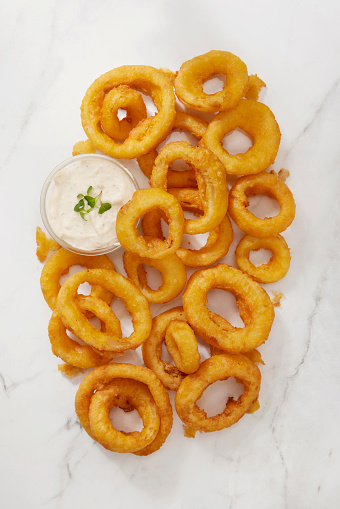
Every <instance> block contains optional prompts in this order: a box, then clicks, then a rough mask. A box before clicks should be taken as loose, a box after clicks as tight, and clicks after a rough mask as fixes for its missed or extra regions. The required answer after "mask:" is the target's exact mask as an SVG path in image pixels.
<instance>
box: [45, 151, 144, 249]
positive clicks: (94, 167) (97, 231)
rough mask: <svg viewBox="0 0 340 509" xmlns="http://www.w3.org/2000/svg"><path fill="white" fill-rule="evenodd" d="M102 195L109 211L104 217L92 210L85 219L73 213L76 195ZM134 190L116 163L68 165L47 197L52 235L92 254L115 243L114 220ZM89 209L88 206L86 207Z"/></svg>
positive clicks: (91, 161) (86, 160) (77, 162)
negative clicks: (89, 189) (88, 191)
mask: <svg viewBox="0 0 340 509" xmlns="http://www.w3.org/2000/svg"><path fill="white" fill-rule="evenodd" d="M90 186H92V189H91V192H90V195H91V196H92V197H96V196H97V195H99V193H100V192H102V194H101V197H100V199H101V202H102V203H110V205H111V208H110V209H109V210H107V211H105V212H104V213H103V214H99V213H98V208H93V209H92V210H91V212H89V213H88V214H86V215H85V219H86V220H84V219H83V218H82V217H81V215H80V213H79V212H76V211H75V210H74V207H75V205H77V203H78V202H79V198H77V196H78V195H79V194H83V195H86V194H87V190H88V188H89V187H90ZM135 190H136V188H135V186H134V183H133V181H132V179H131V178H130V177H129V175H128V173H125V172H124V170H123V169H122V168H120V166H118V165H117V164H116V163H115V161H110V160H108V159H105V158H99V157H96V156H95V157H85V158H84V159H81V160H75V161H74V162H71V163H70V164H68V165H67V166H65V167H64V168H63V169H61V170H60V171H59V172H58V173H57V174H56V175H55V177H54V179H53V181H52V183H51V185H50V189H49V191H48V195H47V202H46V215H47V219H48V221H49V223H50V226H51V228H52V230H53V231H54V233H55V235H57V236H58V237H59V238H60V239H62V240H64V241H65V242H67V243H68V244H70V245H71V246H73V247H74V248H76V249H80V250H82V251H94V250H97V249H103V248H106V247H110V246H114V244H118V239H117V235H116V217H117V213H118V210H119V209H120V208H121V207H122V206H123V205H124V204H125V203H126V202H128V201H129V200H130V199H131V197H132V195H133V193H134V191H135ZM86 207H87V208H88V205H87V204H86Z"/></svg>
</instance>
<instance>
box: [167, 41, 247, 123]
mask: <svg viewBox="0 0 340 509" xmlns="http://www.w3.org/2000/svg"><path fill="white" fill-rule="evenodd" d="M215 74H225V75H226V78H227V80H226V85H225V86H224V88H223V90H221V91H220V92H216V93H215V94H211V95H209V94H205V93H204V92H203V83H204V82H205V81H206V80H208V79H209V78H211V77H212V76H214V75H215ZM174 86H175V91H176V95H177V97H178V99H179V100H180V101H181V102H182V103H183V104H185V106H187V107H188V108H193V109H194V110H198V111H205V112H207V113H213V112H216V111H225V110H229V109H230V108H234V107H235V106H236V105H237V103H238V102H239V100H240V99H241V97H243V96H244V94H245V93H246V92H247V90H248V72H247V66H246V64H245V63H244V62H242V60H241V59H240V58H238V57H237V56H236V55H233V54H232V53H229V52H228V51H209V52H208V53H205V54H204V55H200V56H197V57H195V58H192V59H191V60H188V61H186V62H184V64H183V65H182V66H181V68H180V70H179V71H178V74H177V76H176V79H175V83H174Z"/></svg>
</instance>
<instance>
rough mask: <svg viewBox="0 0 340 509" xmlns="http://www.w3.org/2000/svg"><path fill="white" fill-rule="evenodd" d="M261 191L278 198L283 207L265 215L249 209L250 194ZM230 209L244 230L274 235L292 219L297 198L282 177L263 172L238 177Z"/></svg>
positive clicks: (285, 227)
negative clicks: (259, 215) (273, 213)
mask: <svg viewBox="0 0 340 509" xmlns="http://www.w3.org/2000/svg"><path fill="white" fill-rule="evenodd" d="M257 194H264V195H266V196H269V197H270V198H274V199H275V200H277V201H278V203H279V205H280V208H281V210H280V212H279V214H277V215H276V216H274V217H266V218H264V219H261V218H258V217H256V216H255V215H254V214H252V213H251V212H250V211H249V210H247V207H248V205H249V200H248V197H249V196H256V195H257ZM228 212H229V214H230V216H231V218H232V219H233V220H234V221H235V223H236V224H237V226H238V227H239V228H240V229H241V230H242V231H243V232H245V233H248V234H249V235H252V236H253V237H261V238H262V237H270V236H273V235H278V234H279V233H281V232H283V231H284V230H286V229H287V228H288V226H289V225H290V224H291V223H292V221H293V219H294V217H295V201H294V197H293V195H292V192H291V191H290V189H289V188H288V187H287V185H286V184H285V183H284V182H282V180H280V179H279V177H277V176H276V175H273V174H272V173H266V172H262V173H259V174H258V175H250V176H246V177H241V178H239V179H237V180H236V182H235V183H234V185H233V187H232V188H231V190H230V194H229V208H228Z"/></svg>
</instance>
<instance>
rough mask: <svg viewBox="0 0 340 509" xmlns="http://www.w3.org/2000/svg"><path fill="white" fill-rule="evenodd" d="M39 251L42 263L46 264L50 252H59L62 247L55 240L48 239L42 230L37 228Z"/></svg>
mask: <svg viewBox="0 0 340 509" xmlns="http://www.w3.org/2000/svg"><path fill="white" fill-rule="evenodd" d="M35 237H36V241H37V250H36V255H37V258H38V260H39V261H40V262H44V261H45V260H46V258H47V255H48V253H49V251H58V249H60V246H59V244H58V242H56V241H55V240H54V239H48V238H47V237H46V235H45V233H44V232H43V231H42V229H41V228H40V227H39V226H37V229H36V235H35Z"/></svg>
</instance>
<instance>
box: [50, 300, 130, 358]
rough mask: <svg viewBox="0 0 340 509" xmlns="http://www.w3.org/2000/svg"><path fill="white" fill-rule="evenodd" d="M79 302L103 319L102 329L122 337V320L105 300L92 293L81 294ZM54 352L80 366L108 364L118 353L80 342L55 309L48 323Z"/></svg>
mask: <svg viewBox="0 0 340 509" xmlns="http://www.w3.org/2000/svg"><path fill="white" fill-rule="evenodd" d="M77 303H78V305H79V307H80V309H81V310H82V311H90V312H91V313H93V314H94V315H95V316H96V317H97V318H99V319H100V321H101V327H102V328H101V330H105V331H106V332H108V333H110V334H114V335H115V336H117V337H120V338H121V337H122V330H121V327H120V322H119V320H118V318H117V317H116V315H115V314H114V313H113V312H112V309H111V308H110V306H109V305H108V304H106V303H105V302H104V301H102V300H100V299H98V298H97V297H92V296H91V295H86V296H85V295H79V296H78V297H77ZM48 336H49V338H50V342H51V347H52V352H53V353H54V355H56V356H57V357H60V358H61V359H62V360H63V361H64V362H66V363H67V364H70V365H72V366H76V367H78V368H94V367H96V366H100V365H101V364H107V363H108V362H110V361H111V360H112V359H113V358H114V357H117V355H118V354H117V353H113V352H105V351H99V350H96V349H94V348H92V347H91V346H89V345H86V344H79V343H78V342H77V341H75V340H74V339H71V338H70V337H69V336H68V335H67V333H66V328H65V326H64V324H63V322H62V321H61V319H60V316H59V313H58V311H57V310H56V309H55V310H54V311H53V313H52V316H51V319H50V322H49V324H48Z"/></svg>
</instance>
